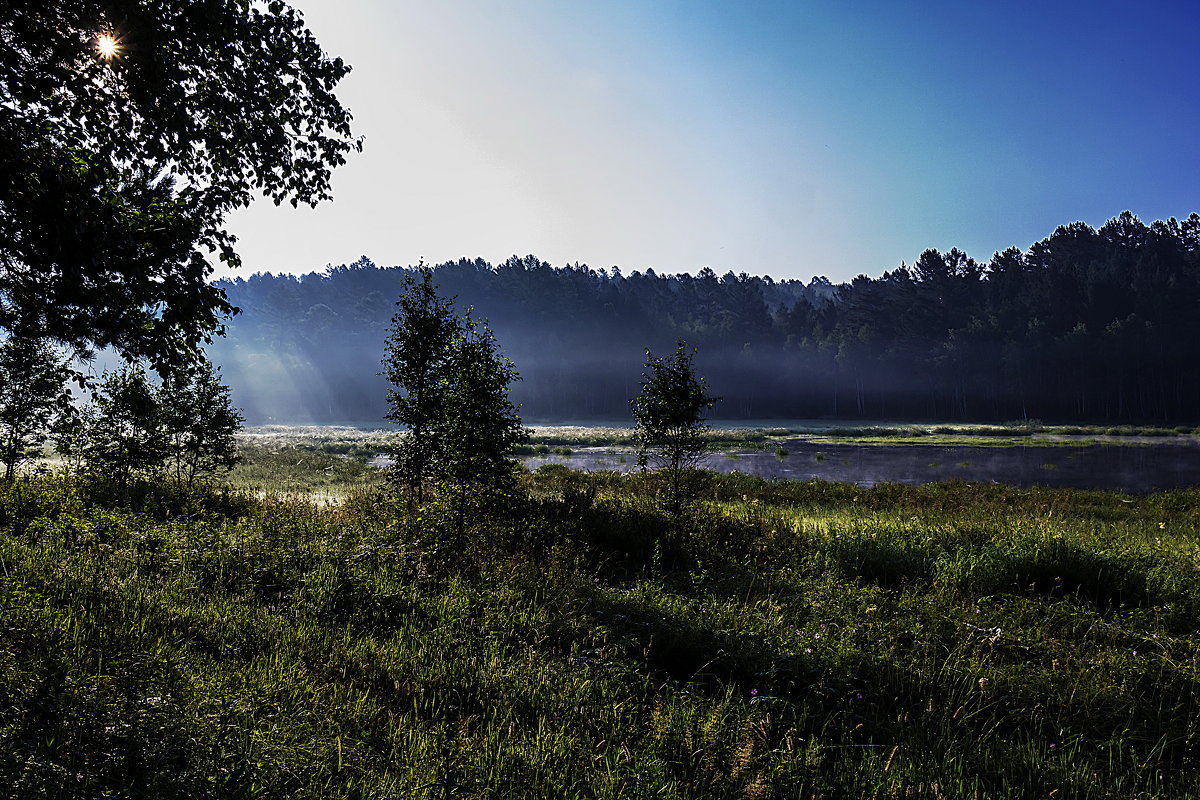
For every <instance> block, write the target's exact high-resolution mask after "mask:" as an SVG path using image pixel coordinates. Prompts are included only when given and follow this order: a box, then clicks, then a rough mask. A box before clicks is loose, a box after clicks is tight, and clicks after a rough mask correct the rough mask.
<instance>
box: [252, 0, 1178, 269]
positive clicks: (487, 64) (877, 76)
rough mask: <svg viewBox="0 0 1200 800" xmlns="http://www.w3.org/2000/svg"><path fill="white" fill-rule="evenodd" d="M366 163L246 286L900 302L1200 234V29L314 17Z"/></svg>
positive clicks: (773, 16) (310, 15)
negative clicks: (465, 270) (509, 283)
mask: <svg viewBox="0 0 1200 800" xmlns="http://www.w3.org/2000/svg"><path fill="white" fill-rule="evenodd" d="M293 5H295V6H297V7H298V8H300V9H301V10H302V11H303V12H304V14H305V18H306V20H307V22H308V25H309V27H310V28H311V29H312V30H313V31H314V33H316V35H317V38H318V39H319V40H320V41H321V42H322V44H323V45H324V46H325V48H326V50H327V51H328V52H330V53H332V54H336V55H339V56H341V57H342V58H344V59H345V60H346V61H347V62H349V63H350V64H352V65H353V67H354V71H353V72H352V73H351V74H350V75H349V76H348V77H347V78H346V79H345V80H344V81H343V83H342V85H341V91H340V92H339V96H340V97H341V98H342V101H343V103H344V104H346V105H347V106H348V107H349V108H350V109H351V111H352V112H353V113H354V117H355V129H356V132H357V133H359V134H361V135H363V136H365V137H366V138H365V142H364V149H363V152H362V153H360V154H352V155H351V156H350V162H349V163H348V164H347V165H346V166H344V167H341V168H340V169H338V170H337V171H335V173H334V180H333V189H334V195H335V197H336V199H335V200H334V202H333V203H330V204H323V205H321V206H319V207H318V208H317V209H316V210H307V209H301V210H293V209H291V207H290V206H287V207H282V208H276V207H274V206H273V205H272V204H271V203H270V202H269V201H265V200H261V201H259V202H257V203H256V204H255V205H254V206H252V207H251V208H250V209H248V210H246V211H243V212H239V213H238V214H237V215H235V216H234V217H233V218H232V219H231V224H230V227H231V229H232V230H233V232H234V233H235V234H237V235H238V236H239V237H240V252H241V253H242V255H243V258H244V261H245V267H244V269H243V270H242V272H243V274H249V273H252V272H256V271H267V270H270V271H274V272H282V271H286V272H308V271H312V270H320V269H322V268H324V267H325V265H326V264H330V263H332V264H341V263H349V262H351V261H354V260H355V259H356V258H358V256H359V255H362V254H365V255H367V256H368V257H369V258H371V259H372V260H374V261H375V262H376V263H377V264H381V265H389V266H390V265H393V264H410V263H416V261H417V259H418V258H420V257H422V256H423V257H424V258H425V260H426V261H427V262H434V263H437V262H441V261H446V260H450V259H455V258H458V257H460V256H467V257H471V258H474V257H476V256H480V257H482V258H485V259H487V260H489V261H492V262H498V261H502V260H504V259H505V258H507V257H508V256H510V255H513V254H519V255H524V254H526V253H533V254H535V255H537V256H539V257H541V258H542V259H544V260H546V261H549V262H551V263H552V264H555V265H561V264H565V263H574V262H576V261H578V262H581V263H585V264H589V265H591V266H593V267H609V266H612V265H618V266H620V267H621V268H622V269H623V270H624V271H625V272H627V273H628V272H629V271H631V270H634V269H645V268H646V267H653V268H654V269H655V270H656V271H659V272H692V273H694V272H695V271H696V270H698V269H699V268H701V267H703V266H706V265H707V266H711V267H712V268H713V269H715V270H716V271H717V272H718V274H721V273H724V272H726V271H727V270H733V271H734V272H743V271H745V272H749V273H751V274H757V275H763V274H769V275H771V276H773V277H776V278H802V279H805V280H807V279H808V278H810V277H812V276H813V275H826V276H828V277H829V278H830V279H832V280H834V281H835V282H837V281H842V280H848V279H850V278H852V277H853V276H855V275H857V274H860V273H866V274H869V275H872V276H875V275H878V274H879V273H881V272H882V271H883V270H885V269H890V268H892V267H894V266H896V265H898V264H899V263H900V262H901V261H902V260H906V261H909V262H911V261H912V260H913V259H915V258H916V257H917V256H918V255H919V254H920V252H921V251H922V250H924V249H925V248H928V247H936V248H939V249H949V248H950V247H955V246H956V247H959V248H961V249H964V250H966V251H967V252H968V253H970V254H971V255H973V256H975V257H976V258H977V259H980V260H986V259H987V258H989V257H990V256H991V254H992V253H993V252H994V251H996V250H999V249H1003V248H1005V247H1008V246H1010V245H1016V246H1018V247H1022V248H1024V247H1027V246H1028V245H1029V244H1030V243H1032V242H1034V241H1036V240H1038V239H1042V238H1044V237H1045V236H1047V235H1048V234H1049V233H1050V232H1051V231H1052V230H1053V229H1054V227H1055V226H1057V225H1059V224H1064V223H1068V222H1072V221H1075V220H1083V221H1085V222H1088V223H1091V224H1093V225H1100V224H1102V223H1103V222H1104V221H1105V220H1107V219H1108V218H1110V217H1113V216H1115V215H1117V214H1118V213H1120V212H1121V211H1123V210H1125V209H1129V210H1132V211H1133V212H1134V213H1135V214H1137V215H1138V216H1140V217H1142V219H1144V220H1146V221H1151V220H1153V219H1159V218H1166V217H1170V216H1185V215H1186V214H1188V213H1190V212H1192V211H1200V146H1198V143H1200V80H1197V76H1200V44H1198V43H1200V3H1197V2H1196V0H1183V1H1181V2H1155V1H1154V0H1147V1H1146V2H1141V3H1129V2H1112V1H1110V0H1092V1H1090V2H1059V1H1058V0H1041V2H1024V0H966V1H964V0H954V1H953V2H923V1H922V0H909V1H908V2H905V1H904V0H893V1H892V2H885V1H884V0H856V1H855V2H852V3H851V2H842V1H841V0H827V1H826V2H805V1H804V0H795V1H794V2H767V1H761V2H759V1H748V2H735V1H734V0H723V2H715V1H709V0H688V1H687V2H684V1H683V0H679V1H678V2H672V1H671V0H603V2H595V0H591V2H586V3H585V2H575V1H574V0H507V1H505V0H421V1H420V2H417V1H416V0H299V1H298V2H294V3H293Z"/></svg>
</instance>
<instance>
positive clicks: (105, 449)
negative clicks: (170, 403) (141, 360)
mask: <svg viewBox="0 0 1200 800" xmlns="http://www.w3.org/2000/svg"><path fill="white" fill-rule="evenodd" d="M79 421H80V425H81V428H82V432H81V435H80V440H79V444H80V446H81V453H80V455H81V457H82V460H83V462H84V464H86V465H87V467H88V468H89V469H90V470H92V471H94V472H97V473H99V474H103V475H107V476H110V477H112V478H113V479H115V481H116V482H117V484H118V485H120V486H124V485H125V484H126V483H127V482H128V481H129V479H130V478H132V477H133V476H134V475H140V474H146V473H151V472H155V471H157V470H159V469H161V467H162V466H163V463H164V462H165V461H166V460H167V458H168V456H169V455H170V454H171V449H170V448H171V438H170V435H169V433H168V430H167V419H166V413H165V410H164V409H163V407H162V404H161V403H160V401H159V396H158V391H157V389H156V387H155V386H154V385H153V384H152V383H151V381H150V379H149V377H148V376H147V375H146V372H145V370H144V369H142V368H141V367H140V366H138V365H126V366H124V367H122V368H120V369H118V370H116V371H114V372H107V373H105V375H104V377H103V379H102V380H101V381H100V383H99V384H98V385H97V387H96V392H95V394H94V395H93V403H92V404H91V405H90V406H89V407H86V408H84V409H83V410H82V411H81V412H80V416H79ZM66 455H68V456H69V455H70V453H68V454H66Z"/></svg>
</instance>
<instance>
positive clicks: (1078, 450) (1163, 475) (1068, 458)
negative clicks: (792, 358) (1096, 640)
mask: <svg viewBox="0 0 1200 800" xmlns="http://www.w3.org/2000/svg"><path fill="white" fill-rule="evenodd" d="M783 447H784V448H785V449H786V450H787V455H786V456H783V457H780V456H777V455H776V454H775V452H774V449H773V448H772V449H771V450H766V451H763V450H742V451H740V452H737V453H736V454H734V457H731V456H730V455H728V454H724V453H712V454H709V455H708V456H706V458H705V459H704V461H703V463H702V464H701V465H700V466H701V467H702V468H704V469H710V470H714V471H716V472H722V473H732V472H742V473H746V474H748V475H759V476H762V477H766V478H775V479H784V480H814V479H815V480H827V481H839V482H844V483H855V484H858V485H859V486H864V487H868V486H874V485H876V484H880V483H906V484H911V485H920V484H924V483H932V482H935V481H947V480H961V481H971V482H975V483H1002V484H1008V485H1012V486H1024V487H1029V486H1050V487H1056V488H1071V489H1096V490H1111V491H1123V492H1130V493H1145V492H1151V491H1161V490H1168V489H1181V488H1187V487H1192V486H1200V444H1198V443H1197V442H1196V441H1195V440H1191V441H1190V442H1187V443H1173V444H1152V445H1123V446H1115V445H1114V446H1106V445H1091V446H1080V447H1072V446H1062V447H1037V446H1034V447H961V446H955V447H943V446H938V445H850V444H830V443H827V442H820V443H816V442H809V441H807V440H804V439H793V440H788V441H785V442H784V443H783ZM636 461H637V460H636V458H635V457H634V456H633V455H632V454H631V453H630V452H628V451H621V450H612V449H588V450H584V451H579V450H577V451H575V452H573V453H572V454H571V455H570V456H557V455H547V456H530V457H526V458H524V459H523V463H524V464H525V465H526V466H527V467H529V468H530V469H536V468H537V467H539V466H541V465H543V464H565V465H567V466H569V467H572V468H574V469H583V470H597V469H612V470H617V471H620V472H628V471H631V470H635V469H637V463H636Z"/></svg>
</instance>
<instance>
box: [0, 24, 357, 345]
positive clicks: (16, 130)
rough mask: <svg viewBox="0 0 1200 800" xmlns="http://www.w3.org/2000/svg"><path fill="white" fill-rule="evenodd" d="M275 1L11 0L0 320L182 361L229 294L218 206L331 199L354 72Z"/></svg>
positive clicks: (230, 251)
mask: <svg viewBox="0 0 1200 800" xmlns="http://www.w3.org/2000/svg"><path fill="white" fill-rule="evenodd" d="M349 69H350V68H349V67H348V66H346V65H345V64H344V63H343V62H342V61H341V59H337V58H330V57H329V56H327V55H326V54H325V53H324V52H323V51H322V50H321V46H320V44H319V43H318V42H317V41H316V39H315V38H314V37H313V35H312V33H310V32H309V31H308V30H307V28H306V27H305V25H304V21H303V18H302V16H301V14H300V12H298V11H296V10H295V9H293V8H290V7H289V6H288V5H286V4H285V3H283V2H279V0H270V2H248V0H208V1H207V2H204V3H194V2H175V1H174V0H140V1H139V2H110V0H8V2H6V3H5V4H4V12H3V14H0V175H3V176H4V179H3V180H2V181H0V328H4V329H7V330H17V329H20V330H22V331H25V332H27V333H28V334H29V335H33V336H36V337H45V338H49V339H52V340H55V341H59V342H62V343H63V344H66V345H68V346H70V347H71V348H73V349H75V350H76V351H87V350H88V349H90V348H94V347H105V346H114V347H115V348H116V349H117V350H119V351H120V352H121V353H122V355H124V356H125V357H127V358H130V359H134V358H146V359H147V360H149V361H150V362H151V363H152V364H153V365H154V366H155V367H156V368H161V367H164V366H167V365H171V364H179V363H181V362H182V361H185V360H187V358H189V357H191V356H192V355H194V353H195V351H196V348H197V345H198V343H199V342H200V341H201V340H203V339H205V338H207V337H208V336H209V335H210V334H211V333H212V332H214V331H216V330H219V328H220V324H221V320H222V318H223V317H225V316H226V315H227V314H228V313H229V312H231V311H232V307H231V306H230V304H229V302H228V301H227V300H226V299H225V296H224V294H223V292H222V291H221V290H220V289H219V288H217V287H215V286H214V285H212V284H211V283H210V282H209V280H208V278H209V275H210V274H211V272H212V267H211V266H210V262H209V259H208V256H209V255H210V254H215V255H216V256H217V257H218V258H219V259H220V260H221V261H225V262H227V263H231V264H234V265H236V264H237V263H238V257H237V253H236V252H235V250H234V248H233V245H234V238H233V237H232V236H231V235H230V234H228V233H227V232H226V231H225V230H224V221H225V218H226V216H227V215H228V213H229V212H231V211H233V210H235V209H237V208H240V207H243V206H246V205H248V204H249V203H250V202H251V200H252V199H253V198H254V195H255V194H258V193H261V194H263V195H264V196H267V197H269V198H271V199H272V200H273V201H274V202H275V203H277V204H278V203H280V202H282V201H285V200H287V201H290V202H291V203H292V204H293V205H295V204H297V203H308V204H316V203H317V202H318V201H320V200H325V199H328V198H329V197H330V189H329V177H330V170H331V169H332V168H333V167H335V166H338V165H340V164H342V163H344V161H345V155H346V154H347V153H348V152H349V151H350V150H352V149H355V148H357V147H358V146H359V143H358V142H357V141H356V140H355V139H354V138H353V137H352V136H351V133H350V113H349V112H348V111H347V110H346V109H345V108H343V107H342V106H341V104H340V103H339V102H338V100H337V98H336V97H335V96H334V94H333V91H334V88H335V87H336V85H337V83H338V82H339V81H340V80H341V79H342V78H343V77H344V76H345V75H346V73H347V72H349Z"/></svg>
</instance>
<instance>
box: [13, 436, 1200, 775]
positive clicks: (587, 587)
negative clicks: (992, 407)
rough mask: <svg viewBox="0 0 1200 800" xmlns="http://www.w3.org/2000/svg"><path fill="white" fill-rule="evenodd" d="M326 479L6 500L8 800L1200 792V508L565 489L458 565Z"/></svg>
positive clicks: (1173, 496)
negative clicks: (690, 499)
mask: <svg viewBox="0 0 1200 800" xmlns="http://www.w3.org/2000/svg"><path fill="white" fill-rule="evenodd" d="M304 452H306V453H309V457H311V461H302V462H301V463H296V462H293V461H292V458H293V457H294V456H297V455H298V454H297V453H295V452H291V451H287V450H280V451H278V452H276V451H271V452H268V453H258V454H256V455H255V456H254V459H253V460H248V462H247V464H246V465H244V466H243V467H242V468H241V469H243V472H242V473H241V474H240V475H235V476H234V477H233V485H234V486H235V487H237V488H223V489H208V488H201V489H196V490H193V491H183V490H180V489H174V488H172V487H169V486H163V485H158V484H153V483H148V484H139V485H138V486H135V487H133V489H132V490H131V491H129V492H125V493H116V492H114V491H113V490H112V488H111V487H106V486H105V485H103V483H98V482H87V481H78V480H67V479H64V478H62V477H61V476H60V477H41V478H29V479H21V480H19V481H16V482H14V483H10V484H7V485H4V486H0V575H2V576H3V579H0V608H2V609H4V611H3V616H2V617H0V796H6V797H37V796H47V797H80V798H83V797H88V798H90V797H106V796H108V797H130V798H132V797H208V798H234V797H237V798H243V797H258V798H283V797H288V798H293V797H313V798H317V797H319V798H387V797H405V798H409V797H411V798H447V797H546V798H551V797H552V798H562V797H588V798H626V797H651V796H654V797H694V798H769V797H778V798H840V797H851V798H860V797H862V798H924V797H929V798H943V797H944V798H960V797H962V798H969V797H989V798H991V797H1002V798H1004V797H1011V798H1019V797H1054V798H1128V797H1144V798H1155V797H1162V798H1179V797H1189V796H1197V795H1200V769H1198V767H1200V763H1198V761H1200V715H1198V714H1197V708H1198V707H1200V630H1197V627H1198V622H1197V620H1200V574H1198V572H1200V490H1192V491H1177V492H1171V493H1165V494H1157V495H1150V496H1145V497H1129V496H1123V495H1118V494H1111V493H1099V492H1079V491H1069V490H1048V489H1011V488H1005V487H995V486H980V485H974V484H965V483H946V484H930V485H927V486H923V487H908V486H898V485H883V486H879V487H876V488H874V489H869V490H868V489H861V488H858V487H855V486H852V485H847V484H832V483H820V482H806V483H800V482H775V483H773V482H768V481H764V480H761V479H757V478H753V477H749V476H745V475H730V476H718V475H715V474H710V473H701V474H698V475H695V476H693V487H694V490H695V492H696V496H697V497H698V498H699V499H698V500H697V502H696V503H695V504H694V505H692V506H691V507H690V508H688V509H687V510H686V512H685V514H684V515H683V517H682V518H681V519H679V520H674V519H672V518H670V517H669V516H667V515H666V514H664V512H662V511H661V510H660V508H659V506H658V503H657V501H656V497H657V496H658V495H659V492H660V491H661V488H662V487H661V486H660V480H659V478H658V476H655V475H653V474H651V475H640V474H634V475H620V474H617V473H595V474H590V475H585V474H581V473H575V472H572V471H570V470H568V469H565V468H563V467H561V466H550V467H544V468H541V469H539V470H538V471H537V472H535V473H532V474H528V473H527V474H525V475H524V476H523V477H522V478H521V486H520V491H519V492H518V493H516V494H515V495H513V496H512V497H511V498H510V500H509V501H508V502H507V503H505V504H502V505H497V504H494V503H493V504H491V505H490V508H491V509H492V513H490V514H488V515H486V516H483V515H480V516H478V517H477V518H476V519H475V520H474V522H473V524H472V525H471V526H470V528H469V530H468V531H467V535H466V538H465V539H463V540H458V541H455V540H454V539H453V537H452V535H451V533H450V532H449V526H447V524H446V523H445V521H444V513H443V511H442V510H441V509H440V508H439V507H438V505H437V503H436V501H435V502H431V503H429V504H427V505H426V506H424V507H421V508H417V507H410V506H409V505H407V504H404V503H399V504H397V503H396V502H394V501H393V500H391V499H389V498H388V497H386V496H385V495H383V494H381V493H380V492H379V490H378V489H377V488H376V485H375V483H374V481H375V480H377V479H376V478H372V477H370V470H368V469H367V468H365V467H361V465H358V466H354V464H355V462H353V460H347V459H342V458H336V457H334V456H330V455H328V454H321V453H318V452H309V451H304ZM326 458H327V459H331V460H328V461H326V460H322V459H326ZM272 459H275V461H272ZM276 462H278V463H277V465H278V466H280V467H281V469H280V472H279V473H278V478H277V481H278V482H277V483H276V484H274V485H272V484H271V483H270V480H271V479H270V478H269V476H270V474H271V472H270V470H271V464H273V463H276ZM289 464H290V465H291V466H287V465H289ZM330 467H332V468H333V471H332V473H327V470H328V469H329V468H330ZM359 468H361V469H363V470H364V472H362V473H356V472H355V471H354V470H356V469H359ZM305 469H308V470H309V472H310V473H311V474H310V475H309V478H308V479H307V480H308V483H305V482H304V477H303V476H304V471H305ZM342 469H344V470H346V472H345V473H344V477H345V478H346V483H345V484H344V485H343V486H342V488H341V489H340V490H339V491H340V494H339V498H340V502H338V503H337V504H333V505H330V504H326V503H319V502H310V501H309V500H306V499H305V498H304V496H303V495H302V494H300V492H299V490H298V489H296V487H303V486H307V487H308V490H310V491H312V492H314V493H317V494H318V495H319V494H321V493H323V492H326V491H327V489H328V485H327V484H326V483H324V481H326V480H327V479H330V475H331V474H332V475H339V476H341V475H343V473H340V472H338V470H342ZM254 476H258V477H254ZM280 489H283V490H286V491H285V492H283V493H280V492H279V491H276V490H280Z"/></svg>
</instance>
